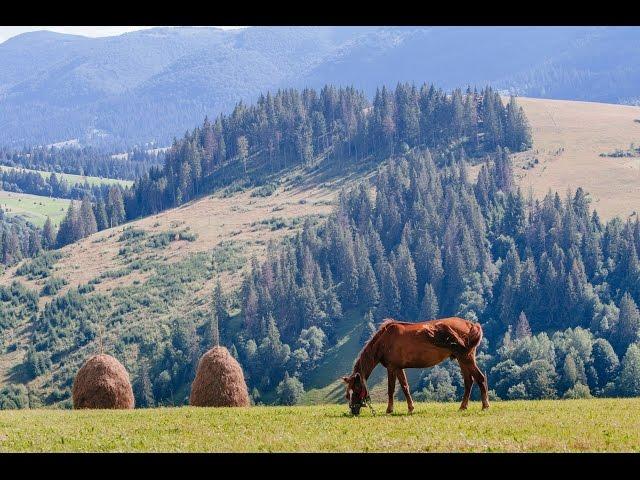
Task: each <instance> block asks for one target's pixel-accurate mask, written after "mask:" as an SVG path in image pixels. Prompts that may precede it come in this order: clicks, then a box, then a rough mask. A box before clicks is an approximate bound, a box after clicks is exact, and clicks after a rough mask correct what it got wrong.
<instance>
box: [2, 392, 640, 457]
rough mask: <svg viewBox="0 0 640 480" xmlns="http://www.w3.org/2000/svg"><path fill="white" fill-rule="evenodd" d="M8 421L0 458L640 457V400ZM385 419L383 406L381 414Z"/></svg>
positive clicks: (48, 414)
mask: <svg viewBox="0 0 640 480" xmlns="http://www.w3.org/2000/svg"><path fill="white" fill-rule="evenodd" d="M396 408H397V411H398V413H396V414H393V415H385V414H382V413H378V415H377V416H375V417H373V416H371V414H370V413H369V412H368V411H363V413H362V414H361V416H360V417H357V418H356V417H351V416H349V415H347V414H346V411H347V408H346V406H345V405H322V406H314V407H252V408H238V409H210V408H193V407H182V408H160V409H148V410H133V411H68V410H67V411H64V410H32V411H30V410H14V411H2V412H0V452H15V451H19V452H22V451H30V452H41V451H55V452H76V451H81V452H118V451H144V452H200V451H208V452H316V451H324V452H338V451H340V452H344V451H357V452H367V451H379V452H431V451H447V452H448V451H454V452H459V451H473V452H494V451H498V452H532V451H533V452H550V451H552V452H566V451H570V452H574V451H598V452H613V451H624V452H629V451H635V452H637V451H640V413H639V412H640V399H598V400H561V401H551V400H547V401H517V402H494V403H493V404H492V406H491V408H490V409H489V410H487V411H481V410H480V408H479V404H478V403H477V402H474V403H473V404H471V407H470V409H469V410H467V411H465V412H459V411H458V410H457V408H458V404H457V403H456V404H453V403H439V404H438V403H419V404H417V406H416V411H415V412H414V414H413V415H411V416H409V415H406V404H404V405H403V404H398V405H397V406H396ZM376 409H377V411H378V412H383V411H384V405H382V404H378V405H376Z"/></svg>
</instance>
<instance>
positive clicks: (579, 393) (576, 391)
mask: <svg viewBox="0 0 640 480" xmlns="http://www.w3.org/2000/svg"><path fill="white" fill-rule="evenodd" d="M562 398H591V391H590V390H589V387H587V386H586V385H584V384H582V383H576V384H575V385H574V386H573V388H570V389H569V390H567V391H566V392H565V394H564V395H563V396H562Z"/></svg>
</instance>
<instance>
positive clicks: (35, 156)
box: [0, 147, 163, 180]
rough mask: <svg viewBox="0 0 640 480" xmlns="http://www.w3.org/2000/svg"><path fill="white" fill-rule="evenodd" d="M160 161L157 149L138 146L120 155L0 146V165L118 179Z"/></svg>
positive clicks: (131, 176)
mask: <svg viewBox="0 0 640 480" xmlns="http://www.w3.org/2000/svg"><path fill="white" fill-rule="evenodd" d="M162 161H163V154H162V153H161V152H154V151H146V150H143V149H141V148H134V149H132V150H131V151H129V152H127V154H126V156H125V157H124V158H123V157H122V156H114V155H112V154H109V153H104V152H101V151H100V150H98V149H95V148H91V147H82V148H75V147H52V148H47V147H32V148H23V149H21V150H15V149H10V148H7V147H0V164H1V165H6V166H9V167H19V168H26V169H29V170H40V171H43V172H55V173H69V174H74V175H83V176H84V175H86V176H90V177H102V178H118V179H121V180H135V179H136V178H138V177H140V176H141V175H142V174H144V173H145V172H147V171H148V170H149V169H150V168H151V167H152V166H154V165H158V164H161V163H162Z"/></svg>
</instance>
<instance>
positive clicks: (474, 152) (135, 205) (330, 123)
mask: <svg viewBox="0 0 640 480" xmlns="http://www.w3.org/2000/svg"><path fill="white" fill-rule="evenodd" d="M530 146H531V132H530V128H529V125H528V123H527V119H526V117H525V115H524V112H523V111H522V108H521V107H519V106H518V105H517V102H516V100H515V98H511V100H510V101H509V103H508V104H507V105H505V104H504V103H503V101H502V99H501V97H500V96H499V95H498V93H497V92H495V91H494V90H492V89H491V88H486V89H484V90H482V91H480V92H478V91H475V90H474V91H471V90H470V89H467V90H466V91H465V92H463V91H461V90H460V89H457V90H454V91H453V92H452V93H451V94H447V93H446V92H444V91H443V90H441V89H437V88H436V87H435V86H433V85H429V84H423V85H422V86H421V87H416V86H415V85H412V84H405V83H401V84H398V85H397V87H396V88H395V90H390V89H387V88H386V87H382V88H381V89H378V90H377V91H376V93H375V96H374V98H373V102H372V103H370V102H369V101H368V100H367V98H366V96H365V95H364V93H362V92H359V91H357V90H355V89H354V88H336V87H334V86H331V85H327V86H325V87H324V88H322V89H321V90H320V91H316V90H313V89H304V90H302V91H299V90H294V89H288V90H279V91H278V92H277V93H276V94H274V95H272V94H270V93H268V94H267V95H266V96H260V97H259V98H258V100H257V102H256V103H255V104H254V105H250V106H246V105H245V104H243V103H242V102H241V103H239V104H237V105H236V107H235V108H234V110H233V112H232V113H231V114H230V115H221V116H220V117H218V118H216V119H215V121H210V120H209V119H205V122H204V124H203V125H202V127H201V128H196V129H195V130H194V131H193V132H190V133H187V134H186V135H185V137H184V138H183V139H182V140H180V141H179V142H174V145H173V146H172V147H171V148H170V149H169V150H168V151H167V153H166V156H165V164H164V167H163V168H152V169H151V170H150V172H149V173H148V174H145V175H144V176H143V177H142V178H140V179H139V180H138V181H136V184H135V185H134V188H133V189H132V190H131V191H127V192H126V196H125V206H126V211H127V218H136V217H138V216H140V215H148V214H152V213H156V212H158V211H161V210H163V209H165V208H169V207H173V206H177V205H181V204H183V203H185V202H187V201H189V200H190V199H192V198H194V197H196V196H198V195H201V194H203V193H207V192H210V191H211V190H213V189H214V188H215V187H219V186H221V185H224V184H228V183H231V182H232V181H237V180H241V181H243V182H244V183H245V184H251V185H256V184H260V183H262V182H264V178H265V177H266V176H267V175H269V174H273V173H275V172H278V171H280V170H282V169H285V168H288V167H292V166H295V165H305V166H307V167H310V166H314V165H317V164H319V163H321V162H325V163H331V164H334V165H335V166H336V168H338V169H343V170H346V168H347V167H348V166H349V165H350V164H352V163H357V162H359V161H362V160H367V159H369V160H371V159H374V160H377V161H380V160H383V159H385V158H387V157H389V156H393V155H395V154H398V153H401V154H402V153H406V152H408V151H410V150H411V149H413V148H432V149H438V150H441V151H442V152H443V155H444V160H443V161H444V162H446V163H448V162H455V161H460V160H462V159H465V158H467V157H469V158H474V157H480V156H483V155H487V154H491V153H493V152H495V151H496V150H497V149H498V148H500V147H503V148H507V149H509V150H511V151H521V150H525V149H527V148H529V147H530Z"/></svg>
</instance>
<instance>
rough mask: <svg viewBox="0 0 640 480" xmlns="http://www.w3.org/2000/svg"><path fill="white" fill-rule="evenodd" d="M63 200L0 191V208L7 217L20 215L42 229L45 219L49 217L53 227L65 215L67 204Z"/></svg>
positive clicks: (67, 201) (58, 223)
mask: <svg viewBox="0 0 640 480" xmlns="http://www.w3.org/2000/svg"><path fill="white" fill-rule="evenodd" d="M70 201H71V200H67V199H64V198H55V197H42V196H40V195H31V194H28V193H15V192H7V191H4V190H0V207H2V209H3V210H4V211H5V213H7V214H8V215H22V216H23V217H24V218H25V219H27V220H28V221H30V222H31V223H33V224H34V225H37V226H39V227H42V226H43V225H44V222H45V221H46V220H47V217H51V222H52V223H53V224H54V225H60V222H61V221H62V219H63V218H64V216H65V214H66V213H67V209H68V208H69V202H70Z"/></svg>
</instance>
